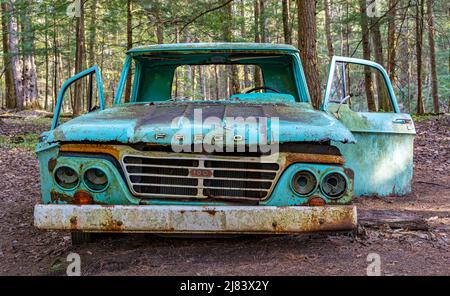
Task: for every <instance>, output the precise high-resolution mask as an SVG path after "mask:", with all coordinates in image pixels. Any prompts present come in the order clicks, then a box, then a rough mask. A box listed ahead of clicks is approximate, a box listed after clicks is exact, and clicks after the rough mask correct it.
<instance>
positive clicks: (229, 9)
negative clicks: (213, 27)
mask: <svg viewBox="0 0 450 296" xmlns="http://www.w3.org/2000/svg"><path fill="white" fill-rule="evenodd" d="M223 2H224V3H225V2H228V0H223ZM225 9H226V13H225V21H224V31H223V33H224V36H223V39H224V40H225V42H232V41H233V26H232V24H233V6H232V3H231V2H230V3H228V4H227V5H226V6H225ZM227 81H228V82H229V83H228V96H230V95H231V94H236V93H239V92H240V91H239V74H238V72H237V67H236V66H235V65H230V66H227Z"/></svg>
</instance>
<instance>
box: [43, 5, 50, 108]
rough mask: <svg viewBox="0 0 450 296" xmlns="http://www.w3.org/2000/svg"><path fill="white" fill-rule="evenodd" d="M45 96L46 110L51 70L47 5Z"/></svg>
mask: <svg viewBox="0 0 450 296" xmlns="http://www.w3.org/2000/svg"><path fill="white" fill-rule="evenodd" d="M44 42H45V95H44V96H45V98H44V110H48V94H49V93H48V85H49V83H48V78H49V72H50V62H49V58H48V42H49V40H48V16H47V6H46V7H45V40H44Z"/></svg>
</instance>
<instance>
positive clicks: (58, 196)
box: [50, 190, 73, 204]
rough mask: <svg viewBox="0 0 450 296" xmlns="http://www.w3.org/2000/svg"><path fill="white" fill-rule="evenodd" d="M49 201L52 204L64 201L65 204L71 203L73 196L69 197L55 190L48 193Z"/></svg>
mask: <svg viewBox="0 0 450 296" xmlns="http://www.w3.org/2000/svg"><path fill="white" fill-rule="evenodd" d="M50 199H51V201H52V203H56V204H57V203H59V201H65V202H66V203H72V202H73V196H70V195H68V194H65V193H61V192H58V191H55V190H52V191H51V192H50Z"/></svg>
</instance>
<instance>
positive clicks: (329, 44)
mask: <svg viewBox="0 0 450 296" xmlns="http://www.w3.org/2000/svg"><path fill="white" fill-rule="evenodd" d="M330 1H331V0H330ZM330 1H329V0H324V1H323V5H324V6H325V7H324V8H325V36H326V38H327V49H328V56H329V57H330V59H331V58H332V57H333V56H334V48H333V39H332V37H331V15H330V3H329V2H330Z"/></svg>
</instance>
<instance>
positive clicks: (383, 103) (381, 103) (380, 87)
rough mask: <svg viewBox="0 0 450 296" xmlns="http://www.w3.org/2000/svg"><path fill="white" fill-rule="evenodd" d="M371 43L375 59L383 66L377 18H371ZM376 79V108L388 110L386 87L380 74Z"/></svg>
mask: <svg viewBox="0 0 450 296" xmlns="http://www.w3.org/2000/svg"><path fill="white" fill-rule="evenodd" d="M372 20H373V22H372V26H371V27H372V44H373V49H374V54H375V61H376V62H377V63H378V64H380V65H382V66H383V67H384V57H383V44H382V39H381V32H380V22H379V21H378V19H377V18H372ZM376 80H377V95H378V109H379V110H380V111H388V110H389V103H388V97H387V93H386V88H385V86H384V80H383V79H382V77H381V75H376Z"/></svg>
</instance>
